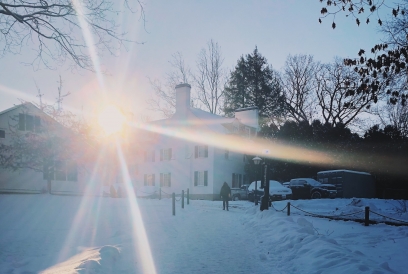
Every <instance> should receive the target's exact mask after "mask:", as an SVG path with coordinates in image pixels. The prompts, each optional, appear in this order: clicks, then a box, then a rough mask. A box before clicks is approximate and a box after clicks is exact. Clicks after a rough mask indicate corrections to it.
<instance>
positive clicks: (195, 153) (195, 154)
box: [194, 146, 198, 158]
mask: <svg viewBox="0 0 408 274" xmlns="http://www.w3.org/2000/svg"><path fill="white" fill-rule="evenodd" d="M197 157H198V146H195V147H194V158H197Z"/></svg>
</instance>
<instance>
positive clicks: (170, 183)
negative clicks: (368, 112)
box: [169, 173, 171, 187]
mask: <svg viewBox="0 0 408 274" xmlns="http://www.w3.org/2000/svg"><path fill="white" fill-rule="evenodd" d="M170 186H171V173H169V187H170Z"/></svg>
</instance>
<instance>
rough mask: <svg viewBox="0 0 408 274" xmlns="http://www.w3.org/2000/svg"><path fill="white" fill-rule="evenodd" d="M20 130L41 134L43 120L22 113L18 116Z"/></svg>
mask: <svg viewBox="0 0 408 274" xmlns="http://www.w3.org/2000/svg"><path fill="white" fill-rule="evenodd" d="M18 129H19V130H22V131H25V130H30V131H35V132H41V119H40V117H39V116H33V115H29V114H25V113H20V114H19V115H18Z"/></svg>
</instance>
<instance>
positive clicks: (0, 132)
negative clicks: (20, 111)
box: [0, 129, 6, 139]
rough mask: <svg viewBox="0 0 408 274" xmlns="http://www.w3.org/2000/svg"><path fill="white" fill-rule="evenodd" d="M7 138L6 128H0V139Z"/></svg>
mask: <svg viewBox="0 0 408 274" xmlns="http://www.w3.org/2000/svg"><path fill="white" fill-rule="evenodd" d="M4 138H6V131H5V130H4V129H0V139H4Z"/></svg>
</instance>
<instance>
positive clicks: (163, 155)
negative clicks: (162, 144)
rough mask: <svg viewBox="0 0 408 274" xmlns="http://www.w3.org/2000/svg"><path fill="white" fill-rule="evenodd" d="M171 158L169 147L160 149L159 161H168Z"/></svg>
mask: <svg viewBox="0 0 408 274" xmlns="http://www.w3.org/2000/svg"><path fill="white" fill-rule="evenodd" d="M170 160H171V148H168V149H160V161H170Z"/></svg>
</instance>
